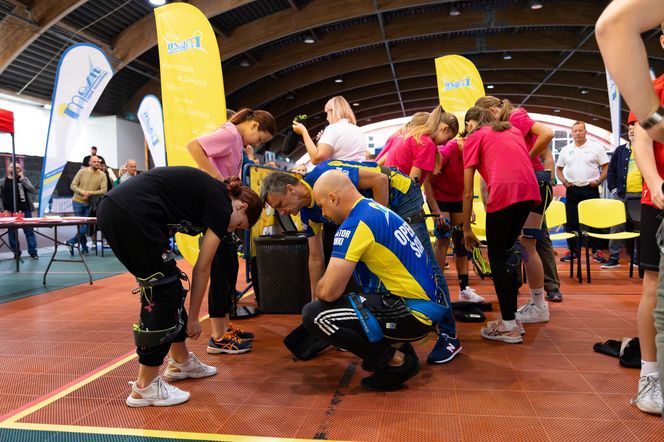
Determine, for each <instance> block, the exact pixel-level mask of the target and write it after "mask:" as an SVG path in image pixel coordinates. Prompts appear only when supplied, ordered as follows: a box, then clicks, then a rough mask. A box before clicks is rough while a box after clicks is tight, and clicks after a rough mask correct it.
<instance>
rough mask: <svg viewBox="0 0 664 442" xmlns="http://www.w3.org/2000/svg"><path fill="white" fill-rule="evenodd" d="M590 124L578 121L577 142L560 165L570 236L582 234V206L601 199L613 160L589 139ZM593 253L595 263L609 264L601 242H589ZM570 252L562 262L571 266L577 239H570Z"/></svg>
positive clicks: (562, 156) (563, 153)
mask: <svg viewBox="0 0 664 442" xmlns="http://www.w3.org/2000/svg"><path fill="white" fill-rule="evenodd" d="M587 133H588V132H587V131H586V124H585V123H584V122H583V121H577V122H576V123H574V124H573V125H572V138H574V142H573V143H570V144H569V145H568V146H565V147H564V148H563V150H561V151H560V155H559V156H558V162H557V163H556V176H557V177H558V180H559V181H560V182H561V183H563V185H564V186H565V187H566V188H567V197H566V198H567V199H566V201H565V212H566V214H567V224H566V226H565V228H566V230H567V231H568V232H578V231H579V211H578V205H579V203H580V202H581V201H585V200H587V199H592V198H599V186H600V185H601V184H602V181H604V180H605V179H606V174H607V171H608V168H609V157H608V155H607V154H606V151H605V150H604V148H603V147H602V146H600V145H599V144H598V143H596V142H594V141H591V140H588V139H587V137H586V136H587ZM588 240H589V241H590V246H591V248H592V251H593V259H594V260H595V261H597V262H600V263H605V262H606V258H605V257H604V255H603V254H602V252H601V251H600V250H599V248H598V245H597V242H596V241H594V240H593V239H592V238H589V239H588ZM567 246H568V247H569V250H568V251H567V253H566V254H565V256H563V257H562V258H561V259H560V260H561V261H563V262H567V261H569V260H570V259H571V258H572V254H573V253H576V251H577V243H576V238H572V239H568V240H567Z"/></svg>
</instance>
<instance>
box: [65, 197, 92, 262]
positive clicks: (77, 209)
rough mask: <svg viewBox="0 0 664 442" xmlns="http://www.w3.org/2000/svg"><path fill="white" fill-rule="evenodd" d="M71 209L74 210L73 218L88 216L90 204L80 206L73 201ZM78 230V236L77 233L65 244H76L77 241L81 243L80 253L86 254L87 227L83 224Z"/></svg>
mask: <svg viewBox="0 0 664 442" xmlns="http://www.w3.org/2000/svg"><path fill="white" fill-rule="evenodd" d="M71 205H72V207H73V209H74V216H90V204H81V203H79V202H76V201H73V202H72V203H71ZM79 229H80V230H79V231H78V232H80V236H79V234H78V233H77V234H76V235H74V236H73V237H72V238H70V239H69V240H68V241H67V242H68V243H71V244H75V243H77V242H78V241H79V240H80V241H81V251H82V252H87V251H88V240H87V238H86V237H85V235H86V234H87V233H88V225H87V224H83V225H82V226H80V228H79Z"/></svg>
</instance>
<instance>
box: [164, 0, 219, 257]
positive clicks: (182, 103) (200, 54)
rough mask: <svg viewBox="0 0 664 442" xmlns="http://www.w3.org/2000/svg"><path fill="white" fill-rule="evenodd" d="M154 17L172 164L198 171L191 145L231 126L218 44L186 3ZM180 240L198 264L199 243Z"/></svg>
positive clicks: (170, 6) (207, 25) (173, 5)
mask: <svg viewBox="0 0 664 442" xmlns="http://www.w3.org/2000/svg"><path fill="white" fill-rule="evenodd" d="M154 15H155V19H156V22H157V41H158V46H159V67H160V70H161V100H162V104H163V108H164V135H165V137H166V154H167V158H168V165H169V166H196V164H195V162H194V160H193V159H192V158H191V155H189V152H188V151H187V149H186V145H187V143H188V142H189V141H190V140H192V139H194V138H196V137H198V136H200V135H202V134H204V133H209V132H212V131H214V130H215V129H216V128H218V127H219V126H221V125H222V124H223V123H224V122H225V121H226V98H225V95H224V82H223V77H222V74H221V60H220V57H219V48H218V46H217V39H216V38H215V35H214V31H213V30H212V27H211V26H210V22H209V21H208V19H207V18H206V17H205V15H204V14H203V13H202V12H201V11H199V10H198V9H197V8H196V7H194V6H192V5H189V4H187V3H171V4H168V5H166V6H162V7H159V8H156V9H155V10H154ZM176 240H177V244H178V247H179V249H180V252H181V253H182V256H184V257H185V259H186V260H187V261H189V262H190V263H191V264H194V263H195V262H196V258H197V257H198V238H195V237H191V236H187V235H181V234H178V235H177V236H176Z"/></svg>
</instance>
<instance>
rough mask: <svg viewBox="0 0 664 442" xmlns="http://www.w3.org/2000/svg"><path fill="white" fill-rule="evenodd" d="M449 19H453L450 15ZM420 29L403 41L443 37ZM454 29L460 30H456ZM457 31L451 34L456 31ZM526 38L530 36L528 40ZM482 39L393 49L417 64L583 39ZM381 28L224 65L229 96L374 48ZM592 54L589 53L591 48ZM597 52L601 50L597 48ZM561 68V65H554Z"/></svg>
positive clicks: (551, 34) (436, 29) (400, 44)
mask: <svg viewBox="0 0 664 442" xmlns="http://www.w3.org/2000/svg"><path fill="white" fill-rule="evenodd" d="M448 17H449V16H448ZM407 18H409V19H410V20H411V21H412V22H413V23H414V24H418V23H417V22H418V20H417V18H418V17H417V16H411V17H407ZM399 24H400V25H401V24H403V26H404V29H408V28H411V27H414V26H410V23H408V22H405V21H404V22H399ZM426 26H427V25H425V24H424V25H422V26H421V27H420V28H419V32H418V30H417V29H413V31H412V34H409V35H404V36H403V37H401V38H413V37H417V36H418V35H426V34H429V33H434V34H439V33H440V30H441V29H444V28H441V27H440V25H436V24H435V23H434V24H431V27H430V28H427V27H426ZM455 31H456V29H455ZM455 31H453V32H455ZM526 37H527V38H526ZM477 40H478V38H477V37H472V36H458V37H453V38H451V39H446V38H445V37H444V36H442V35H441V36H440V37H438V38H433V39H428V40H417V41H406V42H404V41H403V40H400V41H394V42H393V43H392V44H391V46H390V50H391V52H392V56H393V59H394V62H395V63H398V62H403V61H408V60H417V59H423V58H435V57H438V56H441V55H447V54H471V53H477V52H480V53H489V52H500V53H502V52H506V51H508V52H515V51H533V50H537V51H563V50H572V49H573V48H574V47H575V46H576V45H577V44H578V42H579V36H578V34H576V33H575V32H570V31H549V30H547V31H539V32H528V33H527V36H526V35H525V33H519V34H495V35H491V36H488V37H486V38H484V39H483V40H484V42H483V43H482V44H481V45H479V48H480V50H479V51H478V41H477ZM382 41H383V40H382V36H381V33H380V28H379V26H378V25H377V24H375V23H367V24H363V25H359V26H355V27H353V28H351V29H343V30H340V31H336V32H331V33H329V34H326V35H324V36H323V37H322V38H321V39H320V40H319V41H318V42H317V43H316V44H315V45H313V46H312V45H305V44H301V43H299V42H298V43H294V44H291V45H289V46H287V47H285V48H282V49H280V50H278V51H274V52H270V53H268V54H266V55H265V56H264V57H263V58H260V59H258V60H257V62H256V64H255V65H253V66H252V67H251V69H248V68H246V67H241V66H226V67H225V68H224V81H225V83H226V88H227V90H228V93H233V92H235V91H236V90H238V89H240V88H242V87H243V86H246V85H248V84H251V83H253V82H254V81H257V80H260V79H261V78H264V77H268V76H270V75H272V74H277V73H279V72H280V71H282V70H284V69H286V68H288V67H289V66H293V65H298V64H302V63H306V62H311V61H312V60H315V59H317V58H319V57H330V56H334V55H335V54H338V53H339V52H341V51H344V50H347V49H354V48H361V47H366V46H372V45H376V44H378V43H380V42H382ZM589 50H591V49H589ZM594 51H597V52H598V53H599V51H598V50H597V49H594ZM556 64H557V63H556Z"/></svg>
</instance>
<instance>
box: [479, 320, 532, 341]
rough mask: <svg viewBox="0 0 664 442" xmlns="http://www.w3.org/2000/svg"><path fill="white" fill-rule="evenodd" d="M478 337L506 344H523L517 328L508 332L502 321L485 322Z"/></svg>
mask: <svg viewBox="0 0 664 442" xmlns="http://www.w3.org/2000/svg"><path fill="white" fill-rule="evenodd" d="M480 335H481V336H482V337H483V338H484V339H490V340H492V341H501V342H507V343H508V344H520V343H522V342H523V337H522V336H521V332H520V330H519V326H518V325H517V326H516V327H514V328H513V329H512V330H508V329H507V327H505V324H504V323H503V320H502V319H498V320H496V321H489V322H487V323H486V327H482V328H481V329H480Z"/></svg>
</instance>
